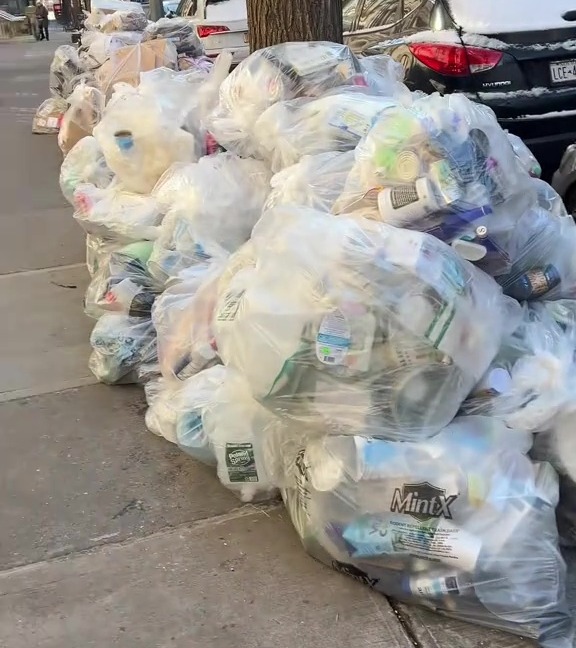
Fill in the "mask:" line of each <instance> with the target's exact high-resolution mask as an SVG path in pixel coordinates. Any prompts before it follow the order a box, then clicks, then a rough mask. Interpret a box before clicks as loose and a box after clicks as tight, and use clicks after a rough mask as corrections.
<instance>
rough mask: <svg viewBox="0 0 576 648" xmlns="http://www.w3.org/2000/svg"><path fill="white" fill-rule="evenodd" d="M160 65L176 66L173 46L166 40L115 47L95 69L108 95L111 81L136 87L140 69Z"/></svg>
mask: <svg viewBox="0 0 576 648" xmlns="http://www.w3.org/2000/svg"><path fill="white" fill-rule="evenodd" d="M159 67H167V68H172V69H176V67H177V54H176V48H175V47H174V44H173V43H171V42H170V41H168V40H153V41H147V42H146V43H139V44H138V45H132V46H127V47H121V48H119V49H116V50H114V51H113V52H111V55H110V58H109V59H108V60H107V61H106V62H105V63H104V64H103V65H102V66H101V67H100V68H99V69H98V70H97V71H96V82H97V83H98V86H99V88H100V89H101V90H102V91H103V92H104V93H105V94H106V96H107V97H110V95H111V94H112V88H113V86H114V84H116V83H127V84H129V85H131V86H137V85H138V83H139V80H140V73H141V72H146V71H147V70H154V69H155V68H159Z"/></svg>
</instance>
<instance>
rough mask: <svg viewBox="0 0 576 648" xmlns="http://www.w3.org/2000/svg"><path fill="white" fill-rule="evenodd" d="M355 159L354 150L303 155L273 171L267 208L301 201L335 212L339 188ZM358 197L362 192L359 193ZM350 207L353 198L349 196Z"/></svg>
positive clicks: (316, 207)
mask: <svg viewBox="0 0 576 648" xmlns="http://www.w3.org/2000/svg"><path fill="white" fill-rule="evenodd" d="M354 163H355V154H354V151H348V152H347V153H334V152H330V153H319V154H318V155H306V156H304V157H302V159H301V160H300V161H299V162H298V163H297V164H293V165H292V166H289V167H286V168H285V169H283V170H282V171H279V172H278V173H276V174H275V175H274V176H273V177H272V180H271V181H270V186H271V188H272V190H271V192H270V194H269V196H268V198H267V200H266V205H265V208H266V209H272V208H273V207H280V206H282V205H290V204H292V205H301V206H303V207H310V208H311V209H317V210H319V211H325V212H330V213H338V209H339V207H340V197H341V194H342V188H343V187H344V184H345V182H346V179H347V177H348V175H349V174H350V171H351V169H352V167H353V166H354ZM357 198H358V200H361V199H362V198H363V194H362V193H361V194H359V195H358V197H357ZM348 203H349V204H350V208H351V209H352V208H353V204H352V203H353V201H352V200H349V201H348Z"/></svg>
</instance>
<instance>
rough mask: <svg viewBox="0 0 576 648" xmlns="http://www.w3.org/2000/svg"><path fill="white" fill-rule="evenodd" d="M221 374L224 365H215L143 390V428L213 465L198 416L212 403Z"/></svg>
mask: <svg viewBox="0 0 576 648" xmlns="http://www.w3.org/2000/svg"><path fill="white" fill-rule="evenodd" d="M225 375H226V368H225V367H223V366H222V365H216V366H214V367H210V368H209V369H206V370H205V371H201V372H200V373H198V374H197V375H195V376H191V377H190V378H188V379H187V380H185V381H170V380H166V379H165V378H162V379H160V381H158V382H157V383H156V384H155V385H154V386H153V387H152V386H151V388H150V389H147V390H146V392H147V396H148V405H149V408H148V411H147V412H146V427H147V428H148V429H149V430H150V432H153V433H154V434H157V435H158V436H162V437H164V438H165V439H166V440H168V441H170V442H171V443H177V444H178V445H179V447H180V448H181V449H182V450H183V451H184V452H186V454H189V455H190V456H192V457H194V458H195V459H198V460H199V461H202V462H203V463H206V464H209V465H216V457H215V456H214V453H213V451H212V448H211V447H210V442H209V440H208V436H207V434H206V431H205V430H204V425H203V422H202V417H203V415H204V413H205V412H206V410H207V409H208V408H210V407H212V406H214V403H215V397H216V393H217V390H218V389H219V388H220V386H221V385H222V382H223V380H224V376H225Z"/></svg>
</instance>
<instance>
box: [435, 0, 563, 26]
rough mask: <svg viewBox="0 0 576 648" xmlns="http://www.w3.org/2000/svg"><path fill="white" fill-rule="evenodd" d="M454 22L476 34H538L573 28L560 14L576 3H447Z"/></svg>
mask: <svg viewBox="0 0 576 648" xmlns="http://www.w3.org/2000/svg"><path fill="white" fill-rule="evenodd" d="M448 4H449V5H450V9H451V10H452V14H453V15H454V18H455V20H456V22H457V23H458V24H459V25H460V27H462V28H463V29H464V30H466V31H469V32H475V33H477V34H500V33H505V32H521V31H541V30H544V29H558V28H562V27H575V28H576V22H570V21H566V20H564V19H563V18H562V15H563V14H565V13H566V12H567V11H576V0H448Z"/></svg>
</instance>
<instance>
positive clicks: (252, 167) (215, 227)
mask: <svg viewBox="0 0 576 648" xmlns="http://www.w3.org/2000/svg"><path fill="white" fill-rule="evenodd" d="M175 173H177V174H178V176H179V179H178V184H181V187H182V188H181V190H180V191H179V192H178V193H179V198H178V199H177V201H176V202H175V203H174V204H173V206H172V207H171V208H170V210H169V211H168V213H167V214H166V217H165V218H164V221H163V224H162V227H161V229H160V235H159V237H158V240H157V241H156V243H155V245H154V251H153V253H152V256H151V258H150V264H149V265H150V269H151V271H152V274H153V275H154V276H155V277H157V278H158V279H164V280H167V279H168V278H170V277H174V276H176V275H177V274H178V273H179V272H181V271H182V270H184V269H185V268H189V267H191V266H192V265H195V264H198V263H206V262H207V261H209V260H210V259H224V258H226V257H227V256H228V254H229V253H230V252H234V251H235V250H237V249H238V248H239V247H240V246H241V245H242V243H244V242H245V241H246V240H248V238H249V237H250V233H251V231H252V227H253V226H254V224H255V223H256V221H257V220H258V218H259V217H260V213H261V210H262V206H263V204H264V201H265V199H266V196H267V194H268V190H269V180H270V174H269V172H268V169H267V167H266V165H264V164H263V163H262V162H259V161H257V160H253V159H241V158H238V157H237V156H235V155H233V154H232V153H220V154H218V155H212V156H208V157H204V158H201V159H200V161H199V162H198V163H197V164H195V165H192V166H191V167H189V168H187V169H182V167H179V168H177V169H176V170H175ZM161 184H162V188H161V187H157V188H156V190H155V192H154V193H155V195H159V194H160V200H161V202H162V201H168V200H170V199H171V196H174V191H175V188H174V184H172V183H171V180H170V178H169V177H164V178H163V182H162V183H161ZM169 185H171V187H170V186H169Z"/></svg>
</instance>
